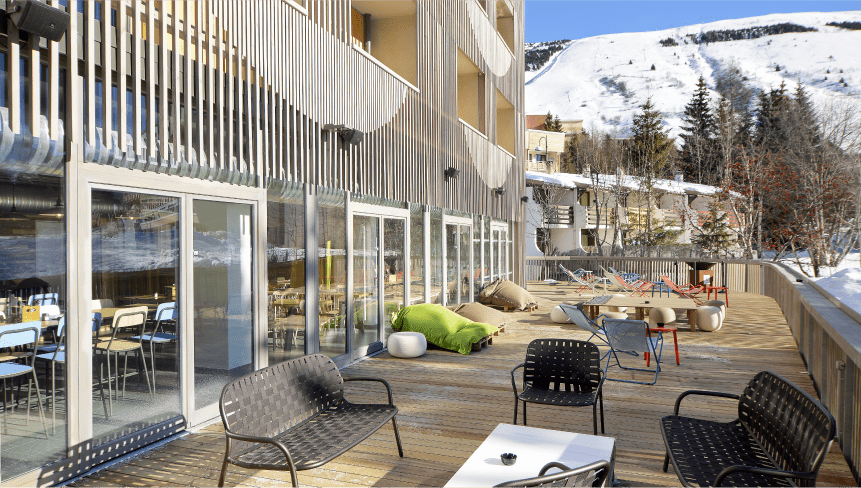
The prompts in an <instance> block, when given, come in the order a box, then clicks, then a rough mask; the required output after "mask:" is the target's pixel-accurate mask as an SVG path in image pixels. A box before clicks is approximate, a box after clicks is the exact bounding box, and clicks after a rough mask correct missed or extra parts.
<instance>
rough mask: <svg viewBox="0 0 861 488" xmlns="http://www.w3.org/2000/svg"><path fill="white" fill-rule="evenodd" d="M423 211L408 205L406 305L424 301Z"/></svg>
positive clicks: (413, 205) (419, 207)
mask: <svg viewBox="0 0 861 488" xmlns="http://www.w3.org/2000/svg"><path fill="white" fill-rule="evenodd" d="M423 224H424V211H423V210H422V206H421V205H416V204H412V205H410V301H409V304H408V305H412V304H415V303H422V302H424V301H425V300H424V293H425V286H426V285H427V284H428V283H427V282H426V281H425V280H426V278H427V277H426V276H425V255H424V250H425V249H424V247H425V238H424V235H425V231H424V225H423Z"/></svg>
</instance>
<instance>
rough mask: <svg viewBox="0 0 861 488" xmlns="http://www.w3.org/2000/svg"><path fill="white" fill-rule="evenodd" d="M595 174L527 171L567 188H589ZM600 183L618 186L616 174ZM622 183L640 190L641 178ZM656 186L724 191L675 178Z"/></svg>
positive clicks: (600, 178) (672, 189)
mask: <svg viewBox="0 0 861 488" xmlns="http://www.w3.org/2000/svg"><path fill="white" fill-rule="evenodd" d="M593 178H594V176H585V175H575V174H570V173H552V174H548V173H539V172H537V171H527V172H526V180H527V181H532V182H541V183H549V184H555V185H560V186H563V187H565V188H572V189H573V188H578V187H579V188H588V187H591V186H592V185H593ZM597 181H598V185H600V186H606V187H610V186H616V184H617V182H616V175H597ZM618 184H621V185H622V186H623V187H625V188H628V189H630V190H635V191H639V190H640V188H641V181H640V179H639V178H636V177H633V176H628V175H625V176H623V177H622V179H621V181H619V183H618ZM654 187H655V189H656V190H658V191H662V192H665V193H675V194H679V195H683V194H686V193H690V194H695V195H714V194H715V193H719V192H721V191H723V190H722V189H721V188H718V187H716V186H711V185H700V184H698V183H689V182H684V181H683V182H678V181H675V180H661V179H658V180H655V181H654Z"/></svg>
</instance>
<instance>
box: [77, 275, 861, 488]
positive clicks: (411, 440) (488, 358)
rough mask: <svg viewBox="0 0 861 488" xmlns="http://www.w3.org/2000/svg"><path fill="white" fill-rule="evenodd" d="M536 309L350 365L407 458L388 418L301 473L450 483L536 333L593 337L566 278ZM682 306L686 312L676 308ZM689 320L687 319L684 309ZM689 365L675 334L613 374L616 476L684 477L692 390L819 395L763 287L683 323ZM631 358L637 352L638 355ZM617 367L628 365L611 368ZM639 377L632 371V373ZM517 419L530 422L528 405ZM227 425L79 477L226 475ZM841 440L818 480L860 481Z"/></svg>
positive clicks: (566, 418) (576, 418)
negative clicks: (459, 349)
mask: <svg viewBox="0 0 861 488" xmlns="http://www.w3.org/2000/svg"><path fill="white" fill-rule="evenodd" d="M530 291H532V292H533V295H534V296H535V297H536V298H537V300H538V304H539V308H538V310H536V311H534V312H531V313H529V312H513V313H512V314H511V315H512V316H513V317H514V319H515V322H513V323H512V324H510V325H508V326H507V327H506V329H505V333H502V334H500V335H499V336H496V337H494V341H493V345H492V346H489V347H488V348H485V349H482V350H481V351H480V352H473V353H472V354H470V355H469V356H462V355H460V354H456V353H451V352H447V351H442V350H431V351H428V353H427V354H426V355H425V356H423V357H421V358H417V359H411V360H404V359H397V358H393V357H391V356H390V355H388V354H387V353H383V354H380V355H378V356H377V357H374V358H370V359H366V360H363V361H360V362H358V363H355V364H353V365H351V366H349V367H348V368H345V369H344V371H343V374H344V375H345V376H377V377H382V378H385V379H386V380H387V381H388V382H389V383H390V384H391V386H392V389H393V391H394V398H395V403H396V404H397V405H398V408H399V410H400V413H399V415H398V425H399V427H400V431H401V436H402V440H403V444H404V451H405V454H406V457H404V458H399V457H398V456H397V450H396V447H395V442H394V433H393V430H392V429H391V427H388V426H387V427H385V428H383V429H381V430H380V431H379V432H377V433H376V434H374V435H373V436H371V437H370V438H369V439H367V440H366V441H364V442H362V443H361V444H359V445H358V446H356V447H355V448H354V449H352V450H351V451H350V452H348V453H346V454H344V455H343V456H341V457H339V458H338V459H335V460H334V461H332V462H330V463H329V464H327V465H326V466H323V467H321V468H318V469H313V470H309V471H302V472H300V473H299V480H300V483H301V484H302V485H309V486H441V485H444V484H445V483H446V482H447V481H448V479H449V478H451V476H452V475H453V474H454V473H455V472H456V471H457V470H458V469H459V468H460V466H461V465H462V464H463V463H464V462H465V461H466V459H467V458H468V457H469V456H470V454H471V453H472V452H473V451H474V450H475V449H476V448H477V447H478V446H479V445H480V444H481V442H482V441H483V440H484V438H485V437H486V436H487V435H488V434H490V432H491V431H492V430H493V428H494V427H496V425H497V424H499V423H503V422H506V423H510V422H511V421H512V414H513V394H512V391H511V376H510V371H511V369H512V368H513V367H514V366H516V365H517V364H519V363H520V362H522V361H523V357H524V354H525V349H526V345H527V344H528V343H529V341H530V340H532V339H535V338H543V337H559V338H575V339H586V338H587V337H588V333H586V332H583V331H581V330H580V329H578V328H576V327H575V326H573V325H570V324H553V323H551V322H550V320H549V312H550V309H551V308H552V306H553V305H555V304H556V303H558V302H560V301H565V302H567V303H577V302H578V301H581V300H582V299H583V298H582V297H578V296H575V295H572V294H571V293H570V288H569V287H567V286H565V285H556V286H551V285H543V284H536V285H531V286H530ZM679 315H682V314H679ZM682 319H683V317H682ZM678 338H679V349H680V354H681V360H682V364H681V365H679V366H677V365H676V364H675V362H674V360H673V359H674V358H673V351H672V340H667V341H666V344H665V349H664V357H663V359H664V360H665V362H664V363H663V366H664V369H663V371H662V372H661V374H660V376H659V378H658V383H657V385H654V386H643V385H632V384H626V383H618V382H607V383H605V393H604V397H605V398H604V411H605V419H606V420H605V422H606V435H608V436H612V437H615V438H616V439H617V459H616V475H617V477H618V478H619V479H620V480H621V481H622V482H623V484H626V485H640V486H648V485H653V486H666V485H678V479H677V478H676V476H675V474H674V473H673V471H672V468H671V469H670V472H669V473H664V472H663V471H661V465H662V463H663V457H664V451H663V441H662V440H661V433H660V427H659V422H658V421H659V419H660V418H661V417H662V416H664V415H667V414H670V413H672V410H673V405H674V403H675V399H676V397H677V396H678V394H679V393H681V392H683V391H685V390H689V389H707V390H720V391H727V392H736V393H739V392H741V391H742V389H743V388H744V386H745V385H746V384H747V382H748V381H749V380H750V378H751V377H752V376H753V375H754V374H756V373H757V372H759V371H762V370H764V369H770V370H772V371H774V372H776V373H778V374H780V375H782V376H784V377H786V378H787V379H789V380H790V381H793V382H794V383H796V384H798V385H799V386H801V387H802V388H804V389H805V390H806V391H808V392H809V393H811V394H813V395H815V390H814V388H813V384H812V382H811V380H810V378H809V376H808V375H807V373H806V372H805V366H804V363H803V362H802V360H801V356H800V355H799V353H798V350H797V348H796V344H795V340H794V339H793V337H792V335H791V333H790V331H789V328H788V326H787V325H786V321H785V320H784V318H783V315H782V314H781V312H780V309H779V308H778V306H777V304H776V303H775V302H774V301H773V300H771V299H770V298H767V297H763V296H761V295H754V294H745V293H735V292H733V297H732V307H730V308H729V311H728V316H727V319H726V321H725V323H724V326H723V328H722V329H721V330H720V331H718V332H716V333H706V332H690V331H689V330H687V324H686V323H684V322H681V323H680V324H679V331H678ZM631 359H633V358H631ZM610 374H611V375H612V376H614V377H616V376H625V375H620V373H619V372H618V370H617V371H615V372H614V371H613V370H612V369H611V372H610ZM628 377H630V375H628ZM347 390H348V391H347V397H348V398H350V399H351V400H354V401H359V402H379V401H382V400H383V399H384V395H385V393H384V391H383V390H382V389H381V388H380V387H379V385H374V384H372V383H369V384H364V383H351V384H349V385H348V387H347ZM682 412H683V413H687V414H690V415H696V416H699V417H703V418H710V419H715V420H730V419H733V418H735V416H736V405H735V403H734V402H732V401H726V400H721V399H705V400H697V401H691V402H690V403H689V402H688V401H687V400H686V402H685V403H684V404H683V405H682ZM520 415H521V416H520V417H519V421H520V422H522V410H521V412H520ZM528 420H529V425H530V426H533V427H541V428H547V429H556V430H566V431H572V432H583V433H591V432H592V411H591V409H590V408H561V407H546V406H539V405H530V406H529V408H528ZM222 432H223V429H222V427H221V425H220V424H212V425H209V426H206V427H204V428H201V429H198V430H196V431H194V432H190V433H188V434H187V435H186V436H184V437H183V438H181V439H178V440H176V441H173V442H171V443H168V444H166V445H164V446H161V447H160V448H158V449H156V450H152V451H149V452H146V453H143V454H142V455H140V456H139V457H137V458H134V459H132V460H130V461H128V462H125V463H123V464H119V465H114V466H111V467H110V468H108V469H105V470H103V471H100V472H97V473H95V474H93V475H91V476H89V477H87V478H84V479H81V480H78V481H77V482H76V483H74V485H75V486H122V485H126V486H128V485H133V486H163V485H170V486H199V485H214V484H216V483H217V481H218V475H219V470H220V467H221V460H222V456H223V455H224V451H223V449H224V438H223V434H222ZM227 481H228V484H232V485H241V486H283V485H285V484H289V483H290V476H289V473H284V472H275V471H256V472H255V471H250V470H244V469H239V468H236V467H231V468H230V471H229V475H228V480H227ZM854 484H855V482H854V479H853V478H852V475H851V472H850V470H849V467H848V466H847V464H846V461H845V460H844V459H843V455H842V453H841V451H840V449H839V447H837V446H836V445H835V446H834V447H832V449H831V452H830V453H829V455H828V457H827V459H826V461H825V463H824V465H823V467H822V471H821V473H820V475H819V480H818V485H819V486H846V485H854Z"/></svg>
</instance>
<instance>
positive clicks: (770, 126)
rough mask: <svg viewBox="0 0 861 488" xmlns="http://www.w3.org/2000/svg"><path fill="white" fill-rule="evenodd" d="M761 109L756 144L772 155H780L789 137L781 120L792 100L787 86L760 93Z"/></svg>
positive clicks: (755, 130)
mask: <svg viewBox="0 0 861 488" xmlns="http://www.w3.org/2000/svg"><path fill="white" fill-rule="evenodd" d="M758 98H759V103H758V105H759V108H758V111H757V113H756V117H755V122H754V134H753V137H754V142H755V143H756V144H757V145H761V146H763V147H764V148H765V149H766V150H768V151H769V152H771V153H774V154H778V153H780V152H781V150H782V149H783V148H784V147H785V145H786V144H785V143H786V139H787V138H788V135H789V134H787V133H786V131H785V130H784V127H783V124H782V122H781V120H782V119H783V118H784V117H785V115H786V113H787V111H788V110H789V109H790V98H789V96H788V95H787V94H786V84H785V83H781V84H780V88H772V89H771V90H770V91H768V92H765V91H763V92H760V94H759V97H758Z"/></svg>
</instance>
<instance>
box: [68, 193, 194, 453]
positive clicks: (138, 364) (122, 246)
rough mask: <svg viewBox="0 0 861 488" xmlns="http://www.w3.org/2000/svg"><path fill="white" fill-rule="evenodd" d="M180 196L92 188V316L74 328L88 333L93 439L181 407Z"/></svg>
mask: <svg viewBox="0 0 861 488" xmlns="http://www.w3.org/2000/svg"><path fill="white" fill-rule="evenodd" d="M180 203H181V199H180V198H178V197H172V196H161V195H152V194H147V193H131V192H124V191H110V190H93V192H92V204H91V207H92V221H91V229H92V231H91V232H92V266H93V269H92V298H93V300H92V303H91V304H88V305H90V306H91V309H92V323H91V325H90V324H81V327H87V328H89V329H88V330H86V331H83V330H82V332H81V333H89V334H92V337H93V349H92V351H93V355H92V361H93V378H92V381H93V407H92V408H93V444H94V445H99V444H103V443H105V442H108V441H110V440H112V439H115V438H117V437H120V436H123V435H126V434H130V433H132V432H135V431H139V430H142V429H145V428H147V427H149V426H152V425H155V424H158V423H160V422H163V421H165V420H169V419H171V418H174V417H178V416H179V415H181V413H182V408H181V404H180V374H179V367H180V358H179V351H180V348H179V344H180V341H181V340H183V338H182V337H181V334H180V323H179V320H178V317H179V315H178V310H179V307H178V305H179V301H178V295H177V290H178V288H177V286H178V285H179V266H180V257H179V249H180V232H179V222H180V215H181V212H180V208H181V207H180ZM154 332H158V337H159V340H158V341H151V340H149V339H150V337H151V336H152V335H153V333H154Z"/></svg>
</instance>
